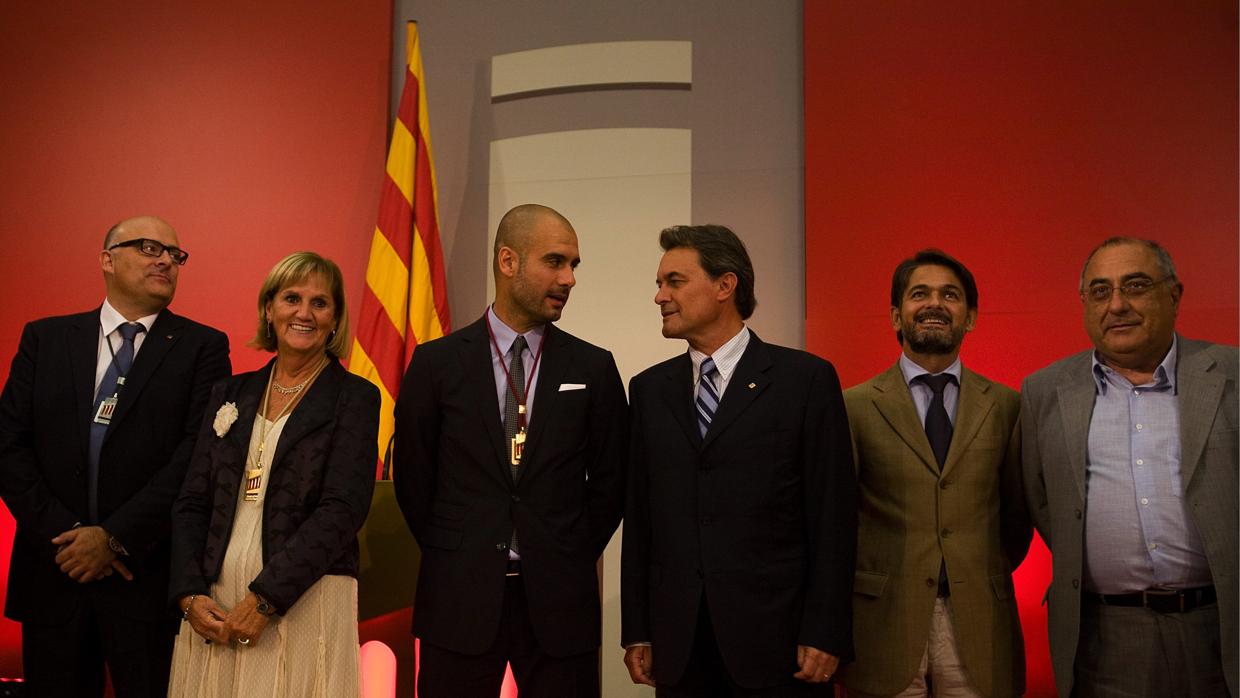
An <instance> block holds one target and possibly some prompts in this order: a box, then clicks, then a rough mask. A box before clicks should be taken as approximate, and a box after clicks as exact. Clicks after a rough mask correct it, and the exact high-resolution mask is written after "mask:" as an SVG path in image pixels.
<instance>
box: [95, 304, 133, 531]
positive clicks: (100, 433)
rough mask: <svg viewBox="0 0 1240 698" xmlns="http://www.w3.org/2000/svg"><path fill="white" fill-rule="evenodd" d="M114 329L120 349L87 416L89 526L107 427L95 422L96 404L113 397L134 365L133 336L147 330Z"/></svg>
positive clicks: (96, 513) (126, 325)
mask: <svg viewBox="0 0 1240 698" xmlns="http://www.w3.org/2000/svg"><path fill="white" fill-rule="evenodd" d="M116 329H117V331H119V332H120V335H121V348H120V349H118V350H116V355H115V356H114V357H113V358H112V361H111V363H109V364H108V369H107V370H106V371H104V373H103V380H102V381H100V382H99V392H98V393H97V394H96V395H95V408H94V409H93V410H91V413H90V416H91V422H90V453H89V456H90V459H89V461H88V465H89V466H90V467H89V468H87V471H86V507H87V510H88V514H89V516H90V523H92V524H94V523H99V453H100V452H101V451H102V450H103V437H104V436H105V435H106V434H107V433H108V425H107V424H100V423H99V422H96V421H94V419H95V415H96V414H98V413H99V403H101V402H103V401H104V400H106V399H107V398H110V397H112V396H113V395H115V394H116V392H117V387H118V384H119V383H120V380H119V379H120V378H121V377H122V376H125V375H128V373H129V369H130V367H132V366H133V340H134V337H137V336H138V333H139V332H145V331H146V328H145V327H143V326H142V324H141V323H137V322H127V323H124V324H122V325H121V326H119V327H117V328H116ZM105 341H107V342H108V346H111V342H112V340H111V339H109V338H105Z"/></svg>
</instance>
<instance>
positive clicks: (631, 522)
mask: <svg viewBox="0 0 1240 698" xmlns="http://www.w3.org/2000/svg"><path fill="white" fill-rule="evenodd" d="M659 242H660V244H661V245H662V247H663V249H664V250H665V254H664V255H663V260H662V262H661V263H660V264H659V271H658V277H657V280H658V285H659V291H658V293H657V294H655V299H654V300H655V302H656V303H657V304H658V305H659V308H660V311H661V313H662V315H663V336H665V337H669V338H672V337H674V338H680V339H685V340H687V341H688V343H689V351H688V352H687V353H686V354H682V355H680V356H677V357H675V358H673V359H669V360H668V361H665V362H663V363H660V364H657V365H655V366H653V367H651V368H649V369H647V370H646V371H644V372H642V373H641V374H640V375H638V376H637V377H635V378H634V379H633V381H632V383H631V384H630V387H629V395H630V398H631V400H632V410H631V420H632V432H633V445H632V458H631V461H630V483H629V490H628V499H627V502H626V506H625V527H624V546H623V558H622V564H621V569H622V575H623V577H622V582H621V599H622V603H623V609H622V619H623V628H622V635H623V640H622V641H623V644H624V646H625V647H626V652H625V664H626V665H627V666H628V669H629V674H630V676H631V677H632V679H633V681H634V682H637V683H646V684H650V685H655V686H657V695H659V696H702V697H704V698H705V697H708V696H709V697H712V698H713V697H715V696H730V695H731V696H798V695H825V693H826V691H827V686H826V685H825V684H826V682H828V681H829V680H830V679H831V676H832V675H833V674H834V673H835V671H836V668H837V667H838V665H839V663H840V662H841V661H847V660H849V659H850V658H851V657H852V653H853V650H852V647H853V645H852V613H851V607H850V602H851V599H852V585H853V564H854V559H853V558H854V554H855V547H856V535H857V520H856V517H857V514H856V496H857V495H856V484H855V482H854V473H853V464H852V450H851V447H850V444H849V434H848V420H847V417H846V416H845V413H844V401H843V398H842V396H841V394H840V383H839V379H838V378H837V377H836V374H835V369H833V368H832V367H831V364H829V363H827V362H826V361H823V360H822V359H820V358H818V357H815V356H813V355H811V354H808V353H805V352H802V351H796V350H793V349H787V348H784V347H779V346H775V345H773V344H766V343H765V342H763V341H762V340H760V339H759V338H758V336H757V335H756V334H754V333H752V332H751V331H750V330H749V329H748V328H747V327H745V323H744V321H745V319H747V318H748V317H749V316H750V314H752V312H753V309H754V304H755V301H754V291H753V289H754V274H753V265H752V264H751V263H750V261H749V255H748V253H747V252H746V251H745V246H744V245H743V244H742V243H741V241H740V240H739V239H737V237H736V235H734V234H733V233H732V231H730V230H728V229H727V228H723V227H720V226H709V225H708V226H678V227H674V228H668V229H667V230H664V231H663V233H662V235H661V236H660V240H659Z"/></svg>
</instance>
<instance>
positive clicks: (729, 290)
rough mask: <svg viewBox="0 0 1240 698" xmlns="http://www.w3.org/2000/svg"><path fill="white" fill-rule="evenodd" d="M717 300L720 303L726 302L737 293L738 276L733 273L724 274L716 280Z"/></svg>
mask: <svg viewBox="0 0 1240 698" xmlns="http://www.w3.org/2000/svg"><path fill="white" fill-rule="evenodd" d="M714 283H715V288H716V292H715V299H716V300H718V301H726V300H728V299H729V298H731V297H732V296H733V295H734V294H735V293H736V274H734V273H733V272H730V271H728V272H724V273H722V274H720V275H719V278H717V279H715V282H714Z"/></svg>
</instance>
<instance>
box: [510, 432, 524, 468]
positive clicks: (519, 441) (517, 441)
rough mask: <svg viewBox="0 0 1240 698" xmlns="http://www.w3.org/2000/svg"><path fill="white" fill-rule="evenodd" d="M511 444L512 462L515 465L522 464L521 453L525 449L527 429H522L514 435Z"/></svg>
mask: <svg viewBox="0 0 1240 698" xmlns="http://www.w3.org/2000/svg"><path fill="white" fill-rule="evenodd" d="M510 445H511V449H510V450H511V456H512V457H511V463H512V464H513V465H521V453H522V452H523V451H525V430H524V429H522V430H521V431H518V432H517V435H516V436H514V437H512V442H511V444H510Z"/></svg>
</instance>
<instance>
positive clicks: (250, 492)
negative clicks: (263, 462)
mask: <svg viewBox="0 0 1240 698" xmlns="http://www.w3.org/2000/svg"><path fill="white" fill-rule="evenodd" d="M262 484H263V469H262V468H246V469H245V501H247V502H257V501H258V491H259V489H260V487H261V485H262Z"/></svg>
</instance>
